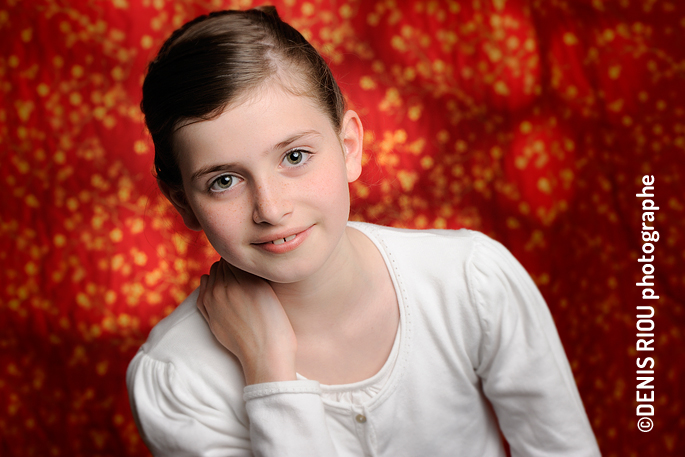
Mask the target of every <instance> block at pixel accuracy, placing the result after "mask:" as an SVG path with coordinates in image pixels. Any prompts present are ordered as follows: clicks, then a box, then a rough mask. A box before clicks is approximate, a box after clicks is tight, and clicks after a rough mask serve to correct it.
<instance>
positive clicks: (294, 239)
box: [252, 225, 314, 254]
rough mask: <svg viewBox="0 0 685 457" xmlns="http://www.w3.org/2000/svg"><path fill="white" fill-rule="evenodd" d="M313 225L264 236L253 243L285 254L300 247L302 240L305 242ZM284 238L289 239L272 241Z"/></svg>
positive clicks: (274, 252)
mask: <svg viewBox="0 0 685 457" xmlns="http://www.w3.org/2000/svg"><path fill="white" fill-rule="evenodd" d="M312 227H314V226H313V225H312V226H309V227H307V228H305V229H295V230H290V231H287V232H282V233H278V234H275V235H269V236H268V237H262V238H261V239H260V240H259V241H257V242H254V243H252V245H253V246H256V247H258V248H260V249H263V250H265V251H267V252H270V253H272V254H284V253H286V252H290V251H292V250H294V249H296V248H297V247H299V246H300V244H302V242H304V240H305V239H306V238H307V237H308V236H309V233H310V232H311V230H312ZM288 238H290V239H288ZM283 239H288V240H287V241H285V242H283V243H280V244H273V243H272V241H277V240H283Z"/></svg>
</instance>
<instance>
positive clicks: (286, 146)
mask: <svg viewBox="0 0 685 457" xmlns="http://www.w3.org/2000/svg"><path fill="white" fill-rule="evenodd" d="M362 138H363V131H362V126H361V121H360V120H359V117H358V116H357V114H356V113H354V112H353V111H348V112H347V113H346V114H345V117H344V120H343V128H342V131H341V133H340V134H339V135H338V133H337V132H336V131H335V130H334V129H333V127H332V125H331V122H330V120H329V118H328V117H327V116H326V115H325V114H324V113H323V112H322V111H321V110H320V109H319V108H318V107H316V106H315V105H314V102H313V101H312V100H310V99H309V98H306V97H302V96H295V95H292V94H290V93H288V92H287V91H285V90H283V89H281V88H280V86H277V85H273V86H268V87H266V88H265V89H263V90H261V91H260V92H259V93H258V94H256V96H255V97H252V98H251V99H250V100H248V101H247V102H245V103H242V104H240V105H238V106H235V107H232V108H230V109H228V110H226V111H225V112H224V113H223V114H221V116H219V117H217V118H215V119H213V120H210V121H202V122H197V123H194V124H189V125H186V126H184V127H182V128H181V129H180V130H179V131H178V132H177V133H176V134H175V136H174V141H175V150H176V151H177V153H178V157H179V166H180V168H181V174H182V177H183V187H184V190H185V196H183V195H180V196H179V195H174V194H173V193H172V192H170V191H169V189H165V187H164V186H162V191H164V193H165V194H166V195H167V197H168V198H169V200H171V202H172V203H173V204H174V206H176V208H177V209H178V211H179V212H180V213H181V215H182V216H183V219H184V222H185V223H186V225H187V226H188V227H189V228H191V229H194V230H200V229H201V230H203V231H204V232H205V234H206V235H207V238H208V239H209V241H210V242H211V243H212V246H214V248H215V249H216V250H217V252H218V253H219V254H220V255H221V256H222V257H223V258H224V259H225V260H226V261H227V262H229V263H230V264H232V265H233V266H235V267H237V268H239V269H241V270H244V271H247V272H249V273H252V274H254V275H257V276H260V277H262V278H264V279H267V280H269V281H273V282H278V283H291V282H296V281H299V280H302V279H305V278H306V277H308V276H310V275H312V274H313V273H314V272H316V271H319V270H320V269H321V268H322V267H323V266H324V265H325V264H326V263H327V262H329V261H330V259H331V258H332V256H333V254H334V253H335V252H336V250H340V249H341V248H340V246H342V243H341V240H342V237H343V234H344V232H345V226H346V223H347V218H348V215H349V208H350V200H349V189H348V183H349V182H352V181H354V180H355V179H357V178H358V177H359V174H360V172H361V156H362ZM183 197H185V198H183Z"/></svg>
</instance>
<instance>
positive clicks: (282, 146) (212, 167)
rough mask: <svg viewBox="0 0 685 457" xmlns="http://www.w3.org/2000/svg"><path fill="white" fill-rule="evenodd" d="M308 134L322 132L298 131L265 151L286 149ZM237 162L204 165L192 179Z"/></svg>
mask: <svg viewBox="0 0 685 457" xmlns="http://www.w3.org/2000/svg"><path fill="white" fill-rule="evenodd" d="M306 136H321V133H319V132H318V131H316V130H305V131H303V132H300V133H297V134H295V135H293V136H291V137H289V138H286V139H285V140H283V141H281V142H280V143H277V144H275V145H274V146H273V147H272V148H270V149H268V150H266V151H265V152H264V153H265V154H268V153H269V152H271V151H275V150H279V149H285V148H287V147H288V146H290V145H291V144H292V143H294V142H295V141H297V140H299V139H301V138H303V137H306ZM235 166H236V164H234V163H225V164H220V165H208V166H206V167H202V168H200V169H199V170H197V171H196V172H195V173H193V174H192V175H191V177H190V180H191V181H195V180H196V179H198V178H200V177H201V176H204V175H206V174H210V173H215V172H217V171H223V170H230V169H232V168H235Z"/></svg>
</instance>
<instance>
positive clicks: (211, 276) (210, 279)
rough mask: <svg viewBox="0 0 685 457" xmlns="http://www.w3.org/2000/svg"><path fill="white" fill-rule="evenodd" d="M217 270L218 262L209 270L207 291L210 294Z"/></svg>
mask: <svg viewBox="0 0 685 457" xmlns="http://www.w3.org/2000/svg"><path fill="white" fill-rule="evenodd" d="M218 268H219V261H217V262H214V263H213V264H212V266H211V268H210V269H209V276H208V277H207V290H208V291H209V292H210V293H211V292H212V290H214V283H215V282H216V272H217V270H218Z"/></svg>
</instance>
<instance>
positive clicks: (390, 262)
mask: <svg viewBox="0 0 685 457" xmlns="http://www.w3.org/2000/svg"><path fill="white" fill-rule="evenodd" d="M347 225H348V226H349V227H352V228H354V229H356V230H358V231H359V232H361V233H362V234H363V235H364V236H366V237H367V238H368V239H369V240H371V242H372V243H373V244H374V245H375V246H376V248H377V249H378V251H379V252H380V254H381V256H382V257H383V261H384V262H385V267H386V268H387V270H388V273H389V274H390V279H391V280H392V283H393V288H394V290H395V297H396V299H397V305H398V308H399V312H400V317H399V322H398V326H397V334H396V336H395V343H396V344H395V343H393V348H392V350H391V353H390V355H389V356H388V359H387V360H386V361H385V363H384V364H383V367H382V368H381V369H380V370H379V371H378V373H376V374H375V375H373V376H371V377H370V378H367V379H364V380H361V381H358V382H354V383H348V384H331V385H328V384H321V385H320V386H321V390H322V392H324V391H326V392H332V393H338V392H349V391H350V390H351V389H356V388H358V387H360V386H366V387H368V386H369V385H372V383H373V382H374V381H375V379H377V376H379V375H383V374H385V372H386V370H387V371H389V373H388V374H387V378H386V381H385V383H384V385H383V386H382V387H381V389H380V390H379V391H378V393H376V394H375V395H374V396H373V397H371V398H369V399H368V400H366V401H363V402H362V403H361V405H353V404H349V403H343V402H339V401H336V400H332V399H329V398H326V397H322V400H323V402H324V404H325V405H327V406H329V407H333V408H339V409H341V410H345V411H348V410H349V409H350V407H353V408H354V407H363V408H364V409H366V410H370V409H373V408H374V407H375V406H376V405H378V404H380V403H382V402H383V401H384V400H385V399H386V398H387V397H388V396H389V395H390V394H391V393H392V392H393V391H394V390H395V387H396V386H397V384H398V380H399V377H400V375H401V373H402V372H403V370H404V366H405V363H406V359H407V353H408V351H409V347H410V344H411V320H410V315H409V312H408V310H407V309H406V303H407V298H406V291H405V289H404V287H403V286H402V278H401V275H400V272H399V271H398V269H397V265H396V261H395V259H394V258H393V254H392V253H391V252H390V251H389V250H388V249H387V246H386V245H385V242H384V241H383V239H382V237H379V236H378V235H377V234H376V233H375V232H376V231H378V230H379V228H377V226H375V225H373V224H370V223H366V222H356V221H348V223H347ZM384 228H385V227H384ZM386 229H387V230H391V228H386ZM395 346H397V349H396V350H397V356H396V357H395V360H391V357H392V356H393V354H392V353H393V351H395ZM297 376H298V378H303V379H306V378H304V377H303V376H301V375H299V374H298V375H297Z"/></svg>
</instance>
